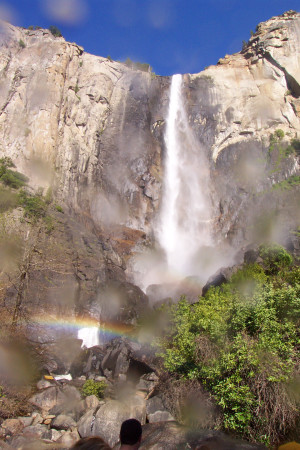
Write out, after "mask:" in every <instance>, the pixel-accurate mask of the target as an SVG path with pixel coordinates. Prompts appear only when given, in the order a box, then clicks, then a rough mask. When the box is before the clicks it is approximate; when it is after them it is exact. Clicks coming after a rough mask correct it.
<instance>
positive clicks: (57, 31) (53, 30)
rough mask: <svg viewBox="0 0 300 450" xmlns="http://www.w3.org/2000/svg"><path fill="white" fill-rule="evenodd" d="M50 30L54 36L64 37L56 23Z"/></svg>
mask: <svg viewBox="0 0 300 450" xmlns="http://www.w3.org/2000/svg"><path fill="white" fill-rule="evenodd" d="M49 31H50V32H51V33H52V34H53V36H54V37H62V34H61V31H60V30H59V29H58V28H57V27H55V26H54V25H50V27H49Z"/></svg>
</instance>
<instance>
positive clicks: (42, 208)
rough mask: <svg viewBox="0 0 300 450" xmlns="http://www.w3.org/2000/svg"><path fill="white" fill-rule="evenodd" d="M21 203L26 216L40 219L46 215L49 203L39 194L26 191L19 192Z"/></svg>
mask: <svg viewBox="0 0 300 450" xmlns="http://www.w3.org/2000/svg"><path fill="white" fill-rule="evenodd" d="M19 204H20V206H22V207H23V208H24V214H25V217H28V218H31V219H40V218H41V217H44V216H45V214H46V210H47V205H46V203H45V201H44V199H43V198H42V197H41V196H39V195H32V196H31V195H28V194H27V193H26V192H25V191H21V192H20V194H19Z"/></svg>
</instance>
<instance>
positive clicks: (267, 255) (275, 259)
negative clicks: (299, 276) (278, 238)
mask: <svg viewBox="0 0 300 450" xmlns="http://www.w3.org/2000/svg"><path fill="white" fill-rule="evenodd" d="M259 256H260V257H261V258H262V259H263V263H264V266H265V268H266V271H267V273H269V274H274V273H275V274H276V273H277V272H278V271H279V270H280V269H283V268H285V267H288V266H290V265H291V264H292V262H293V258H292V257H291V255H290V254H289V253H288V252H287V251H286V250H285V249H284V248H283V247H282V246H281V245H278V244H272V245H261V246H260V248H259Z"/></svg>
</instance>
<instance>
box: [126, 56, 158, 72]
mask: <svg viewBox="0 0 300 450" xmlns="http://www.w3.org/2000/svg"><path fill="white" fill-rule="evenodd" d="M124 64H125V65H126V66H127V67H130V68H131V69H134V70H142V71H143V72H152V67H151V66H150V64H148V63H140V62H138V61H136V62H135V61H132V60H131V59H130V58H127V59H126V61H125V63H124Z"/></svg>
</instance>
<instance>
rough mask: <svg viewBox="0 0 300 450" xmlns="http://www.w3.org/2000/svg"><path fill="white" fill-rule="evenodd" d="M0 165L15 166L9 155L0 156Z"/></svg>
mask: <svg viewBox="0 0 300 450" xmlns="http://www.w3.org/2000/svg"><path fill="white" fill-rule="evenodd" d="M0 166H4V167H16V166H15V165H14V163H13V162H12V159H11V158H10V157H9V156H4V157H3V158H0Z"/></svg>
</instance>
